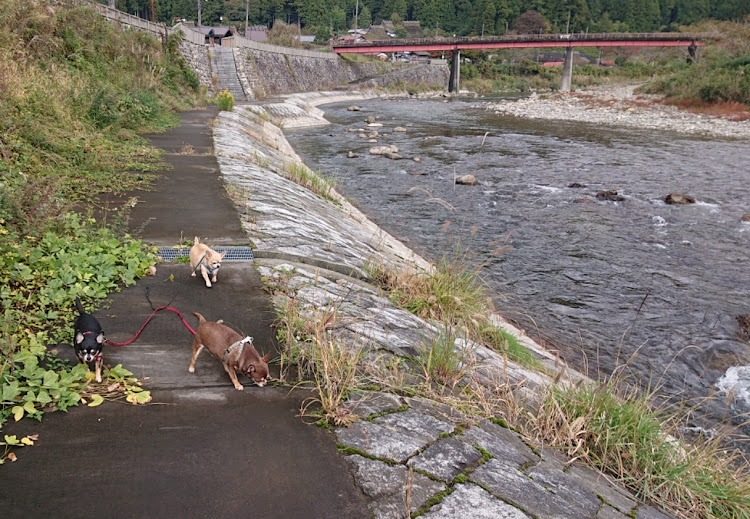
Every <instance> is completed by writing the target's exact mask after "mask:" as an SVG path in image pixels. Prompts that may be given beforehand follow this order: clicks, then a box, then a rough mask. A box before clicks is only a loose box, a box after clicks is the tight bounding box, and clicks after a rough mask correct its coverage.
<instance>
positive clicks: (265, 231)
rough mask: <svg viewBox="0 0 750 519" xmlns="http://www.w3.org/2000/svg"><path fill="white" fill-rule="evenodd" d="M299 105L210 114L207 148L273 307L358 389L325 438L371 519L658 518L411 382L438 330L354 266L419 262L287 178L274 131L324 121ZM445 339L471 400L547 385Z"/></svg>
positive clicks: (296, 165) (418, 379)
mask: <svg viewBox="0 0 750 519" xmlns="http://www.w3.org/2000/svg"><path fill="white" fill-rule="evenodd" d="M371 95H372V94H361V93H356V92H348V93H334V94H325V93H318V94H312V95H311V96H309V97H307V99H309V100H310V101H311V102H312V103H313V104H321V103H326V102H333V101H342V102H356V101H357V100H361V99H364V98H366V97H368V96H371ZM305 99H306V96H304V95H298V96H294V97H291V98H289V99H288V102H282V103H274V104H270V105H253V106H238V107H235V110H234V111H233V112H221V114H220V115H219V117H218V119H217V121H216V123H215V124H214V126H213V131H214V144H215V149H216V155H217V159H218V161H219V165H220V168H221V171H222V175H223V178H224V180H225V182H226V186H227V189H228V192H229V194H230V195H231V196H232V198H233V199H234V201H235V203H236V204H237V206H238V209H239V212H240V214H241V215H242V223H243V226H244V228H245V230H246V232H247V234H248V235H249V237H250V238H251V240H252V241H253V244H254V250H255V252H256V258H257V266H258V269H259V270H260V272H261V274H262V276H263V277H264V279H265V280H266V283H267V285H268V289H269V291H270V292H271V293H272V294H273V303H274V306H275V308H276V309H277V312H278V313H279V314H280V315H284V314H285V313H286V314H287V315H288V314H289V313H290V312H292V311H294V312H296V315H298V316H299V317H300V320H302V321H304V322H306V323H319V324H320V325H321V326H320V327H319V329H322V330H324V332H323V333H322V335H323V336H322V337H320V336H319V337H318V338H317V339H318V341H320V342H319V345H321V344H322V343H333V344H335V345H336V346H335V351H336V362H335V364H336V365H338V366H341V365H342V364H345V363H346V361H347V359H350V361H351V359H353V362H355V363H357V373H358V377H361V379H362V380H363V384H366V385H367V388H365V387H362V388H358V387H357V386H358V382H357V380H356V379H355V380H350V381H349V382H348V384H349V388H350V389H351V391H349V397H348V400H347V401H345V402H343V403H342V405H340V406H339V407H338V409H337V411H336V412H337V416H338V417H339V418H340V419H341V425H339V426H336V427H335V428H334V430H333V436H334V437H335V440H336V442H337V443H338V445H339V449H340V451H341V452H342V454H343V455H345V456H346V460H347V462H348V464H349V466H350V467H351V471H352V475H353V477H354V480H355V481H356V483H357V485H358V487H359V488H360V489H361V490H362V492H363V494H364V495H365V496H366V497H367V499H368V503H369V505H368V506H369V508H370V510H371V511H372V513H373V516H374V517H376V518H383V519H384V518H403V517H408V516H409V515H410V514H412V513H414V512H420V513H423V514H424V517H429V518H446V519H447V518H455V517H466V518H472V517H474V518H502V517H505V518H519V519H520V518H529V517H532V518H533V517H536V518H570V519H574V518H575V519H580V518H601V519H603V518H613V519H615V518H619V519H625V518H626V517H636V518H654V519H660V518H666V517H668V516H667V515H664V514H663V513H662V512H660V511H658V510H657V509H655V508H654V507H652V506H649V505H646V504H643V503H640V502H639V501H638V500H637V499H636V498H635V497H634V496H633V495H632V494H631V493H629V492H628V491H626V490H624V489H622V488H619V487H617V486H615V485H613V484H611V483H609V482H608V480H607V478H606V477H605V476H603V475H600V474H598V473H597V472H595V471H593V470H591V469H589V468H586V467H584V466H581V465H579V464H578V463H571V462H570V460H568V459H566V458H564V457H563V456H561V455H560V454H559V453H557V452H556V451H554V450H553V449H545V448H542V446H539V445H534V444H533V443H532V442H530V441H529V440H528V439H526V438H522V437H521V436H519V434H517V433H516V432H514V431H513V430H511V429H509V428H507V427H504V426H503V422H502V421H499V420H492V419H488V418H486V417H483V416H482V413H481V412H479V410H478V409H476V408H475V409H474V410H472V408H471V406H470V405H467V403H466V402H465V401H462V399H461V398H460V397H459V396H457V395H455V394H454V393H453V391H450V390H448V391H441V390H439V389H434V390H432V389H431V388H430V386H429V385H425V383H424V375H423V373H421V372H420V369H418V368H417V367H416V366H417V364H418V361H416V360H415V359H417V358H418V357H419V355H420V348H422V347H423V346H422V345H423V344H424V343H425V338H426V337H429V336H435V335H438V334H440V332H441V330H440V326H439V325H437V324H435V323H433V322H430V321H427V320H424V319H421V318H419V317H417V316H415V315H413V314H411V313H409V312H407V311H405V310H404V309H402V308H400V307H398V306H396V305H394V304H393V303H392V302H391V301H390V300H389V299H388V297H387V295H385V294H383V292H382V291H381V290H380V289H379V288H377V286H376V285H375V284H374V283H373V282H372V280H371V279H370V278H369V276H368V269H367V266H368V265H373V264H375V265H382V266H384V268H386V269H390V270H412V271H414V270H417V271H419V270H422V271H429V270H430V268H431V266H430V264H429V263H428V262H427V261H425V260H424V259H423V258H421V257H419V256H418V255H417V254H415V253H414V252H412V251H411V250H410V249H408V248H407V247H406V246H404V245H403V244H402V243H400V242H399V241H398V240H396V239H395V238H393V237H392V236H390V235H388V234H387V233H385V232H384V231H383V230H382V229H380V228H378V227H377V226H376V225H375V224H374V223H372V222H371V221H370V220H369V219H368V218H367V217H366V216H365V215H364V214H362V213H361V212H360V211H358V210H357V209H356V208H354V207H353V206H351V205H350V204H349V203H347V202H346V200H345V199H344V198H343V197H341V196H340V195H338V194H337V193H335V192H334V191H329V192H328V193H327V194H325V196H322V195H320V194H316V193H315V192H313V191H312V190H310V189H307V188H305V187H303V186H301V185H300V184H298V183H296V182H293V181H292V180H290V179H289V178H290V177H291V176H297V177H298V179H299V178H302V179H307V178H308V176H307V175H308V173H311V172H309V170H307V169H306V167H305V166H304V164H302V162H301V161H300V159H299V157H298V156H297V155H296V154H295V153H294V150H293V149H292V148H291V147H290V145H289V143H288V142H287V141H286V139H285V138H284V135H283V134H282V132H281V130H280V126H282V125H283V126H285V127H291V126H299V125H304V124H315V123H318V124H319V123H320V122H321V121H322V120H324V119H323V118H322V115H321V114H320V113H319V110H317V109H315V108H313V107H312V106H306V105H305ZM365 117H366V116H365V115H363V117H362V119H363V122H362V124H363V127H364V125H365V122H364V119H365ZM394 126H395V125H394ZM380 138H381V139H383V137H382V136H381V137H380ZM384 144H387V142H386V143H384ZM305 182H307V180H303V183H305ZM320 192H321V193H325V189H324V188H323V189H322V190H320ZM497 325H498V326H501V327H503V328H504V329H505V330H507V331H508V332H510V333H512V334H514V335H515V336H516V337H518V339H519V341H520V342H521V343H522V344H524V345H525V346H527V347H528V348H529V349H530V350H531V351H533V352H534V353H535V355H536V356H537V357H538V358H539V360H540V362H541V363H542V364H543V365H545V366H546V368H547V371H548V372H549V373H555V372H556V371H557V370H559V369H561V368H560V365H559V364H558V363H557V362H556V359H555V358H553V357H552V356H551V355H550V354H548V353H547V352H545V351H543V350H542V349H541V348H539V347H538V346H537V345H536V344H534V343H533V342H532V341H531V340H529V339H528V338H527V337H526V336H525V335H524V334H523V333H522V332H521V331H519V330H517V329H515V328H513V327H511V326H509V325H507V324H506V323H504V322H502V320H501V319H499V318H498V319H497ZM300 335H301V334H300ZM297 339H298V340H299V341H300V343H299V344H298V345H297V347H299V348H301V349H302V350H303V351H304V349H305V348H309V344H307V345H306V343H304V337H301V336H300V337H297ZM453 346H454V348H455V351H456V353H457V355H458V356H459V358H460V359H461V371H460V377H459V378H460V380H458V381H457V383H459V384H460V385H461V386H463V387H465V388H470V389H471V390H472V391H473V392H474V393H475V394H476V395H483V399H484V402H485V403H486V404H487V405H488V406H491V403H492V402H495V401H499V400H502V399H506V400H514V401H517V402H519V403H525V404H533V402H535V401H536V400H537V399H538V397H539V395H541V394H542V393H543V390H544V388H545V387H546V386H548V385H549V384H550V383H551V382H552V379H551V378H550V376H548V375H546V374H541V373H538V372H535V371H531V370H529V369H526V368H524V367H522V366H520V365H518V364H516V363H514V362H513V361H511V360H509V359H508V358H506V357H504V356H503V355H501V354H499V353H497V352H495V351H492V350H489V349H487V348H485V347H484V346H481V345H479V344H474V343H473V342H471V341H467V340H464V339H462V338H458V339H456V340H455V343H454V344H453ZM566 376H568V377H574V376H575V375H574V374H572V373H567V374H566ZM373 387H380V388H383V389H382V390H381V391H374V390H372V388H373ZM456 387H457V386H456ZM407 388H408V391H404V390H405V389H407ZM405 394H410V395H420V396H403V395H405ZM344 423H348V424H349V425H344Z"/></svg>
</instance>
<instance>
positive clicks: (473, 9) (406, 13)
mask: <svg viewBox="0 0 750 519" xmlns="http://www.w3.org/2000/svg"><path fill="white" fill-rule="evenodd" d="M151 5H152V2H151V0H116V6H117V8H118V9H121V10H123V11H127V12H129V13H137V14H139V15H141V16H142V17H144V18H151ZM153 5H154V8H155V11H156V13H155V15H156V16H155V17H156V19H157V20H158V21H163V22H167V23H171V22H172V21H173V20H174V19H175V18H185V19H189V20H194V19H196V18H197V11H198V9H197V5H198V4H197V0H153ZM202 6H203V8H202V20H203V23H204V25H227V24H228V23H232V24H236V25H238V26H242V25H244V22H245V11H246V6H247V7H249V8H248V9H247V11H248V21H249V24H250V25H255V24H263V25H266V26H269V27H271V26H272V25H273V22H274V20H280V21H283V22H285V23H295V24H296V23H298V22H299V24H300V26H301V28H302V29H303V30H305V29H306V30H307V31H308V32H310V33H312V32H314V28H317V27H330V28H333V30H334V31H344V30H346V29H347V28H351V27H353V26H354V21H355V20H354V19H355V11H357V14H358V19H357V26H358V27H367V26H369V25H370V23H378V22H379V21H381V20H396V21H399V20H418V21H419V22H420V23H421V26H422V27H423V28H424V29H429V30H430V31H431V32H434V31H435V30H436V29H437V30H438V31H439V32H440V33H442V34H449V35H451V36H452V35H453V34H457V35H462V36H466V35H471V34H475V35H480V34H485V35H489V34H505V33H506V32H508V31H514V30H515V31H518V32H524V31H533V32H538V31H539V30H542V32H565V31H566V28H568V29H569V30H570V31H571V32H581V31H584V32H585V31H588V32H614V31H630V32H633V31H637V32H648V31H661V30H675V29H676V28H677V26H678V25H687V24H692V23H695V22H698V21H700V20H703V19H706V18H714V19H718V20H733V21H739V20H742V19H743V18H744V17H745V16H747V15H748V14H750V2H748V0H526V1H524V0H203V3H202ZM357 7H358V9H357ZM529 11H533V13H532V14H531V15H529V14H527V15H526V16H525V17H522V15H523V14H524V13H528V12H529ZM535 13H538V15H539V16H536V15H535ZM529 18H532V19H531V20H529Z"/></svg>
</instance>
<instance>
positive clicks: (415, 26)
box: [404, 21, 423, 38]
mask: <svg viewBox="0 0 750 519" xmlns="http://www.w3.org/2000/svg"><path fill="white" fill-rule="evenodd" d="M404 30H406V32H408V33H409V37H410V38H421V37H422V36H423V34H422V27H421V26H420V25H419V21H410V22H404Z"/></svg>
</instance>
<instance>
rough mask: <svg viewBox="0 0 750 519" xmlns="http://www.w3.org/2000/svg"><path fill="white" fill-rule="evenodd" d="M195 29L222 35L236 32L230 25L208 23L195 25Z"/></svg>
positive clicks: (209, 33)
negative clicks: (212, 25) (211, 25)
mask: <svg viewBox="0 0 750 519" xmlns="http://www.w3.org/2000/svg"><path fill="white" fill-rule="evenodd" d="M193 30H194V31H198V32H200V33H203V34H207V35H213V36H221V37H226V36H232V35H233V34H234V33H233V32H232V28H231V27H228V26H224V27H210V26H207V25H202V26H201V27H193Z"/></svg>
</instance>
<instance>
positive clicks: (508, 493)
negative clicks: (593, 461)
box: [334, 391, 671, 519]
mask: <svg viewBox="0 0 750 519" xmlns="http://www.w3.org/2000/svg"><path fill="white" fill-rule="evenodd" d="M348 406H349V409H350V411H352V412H353V413H354V414H356V415H357V416H358V417H359V418H360V420H358V421H355V422H354V423H352V424H351V425H350V426H349V427H339V428H337V429H336V430H335V431H334V435H335V437H336V440H337V442H338V444H339V448H340V450H341V451H342V452H343V453H344V454H346V455H347V456H346V459H347V462H348V464H349V466H350V467H351V469H352V474H353V475H354V479H355V482H356V484H357V486H358V487H359V488H360V489H361V490H362V492H363V493H364V494H365V495H366V496H367V498H368V500H369V501H368V506H369V508H370V510H371V512H372V514H373V517H375V518H376V519H391V518H392V519H402V518H407V517H410V516H411V515H413V514H416V513H420V514H422V517H428V518H445V519H448V518H455V517H461V518H469V519H471V518H476V519H481V518H493V519H495V518H509V519H522V518H538V519H555V518H559V519H584V518H590V519H625V518H628V517H631V518H632V517H635V518H636V519H669V518H670V517H671V516H669V515H666V514H665V513H663V512H661V511H659V510H657V509H656V508H654V507H651V506H648V505H646V504H643V503H641V502H640V501H639V500H638V499H637V498H636V497H634V496H633V495H631V494H630V493H629V492H627V491H626V490H624V489H622V488H620V487H618V486H615V485H613V484H611V483H609V481H608V480H607V479H606V477H605V476H603V475H601V474H599V473H598V472H596V471H594V470H592V469H591V468H588V467H585V466H583V465H580V464H577V463H572V464H571V463H568V460H567V459H566V458H565V457H564V456H562V455H561V454H560V453H558V452H557V451H555V450H552V449H544V450H542V451H537V450H535V449H533V448H531V447H530V446H529V445H527V444H526V443H525V442H524V441H523V440H522V439H521V438H520V437H519V435H518V434H516V433H515V432H513V431H512V430H510V429H507V428H505V427H502V426H500V425H498V424H496V423H494V422H492V421H489V420H485V421H482V422H480V423H478V424H475V425H468V421H464V417H463V416H462V415H461V414H460V413H459V412H458V411H456V410H454V409H452V408H450V407H448V406H445V405H444V404H440V403H437V402H432V401H431V400H429V399H425V398H408V397H400V396H398V395H395V394H392V393H386V392H376V391H362V392H359V393H358V394H357V395H353V396H352V398H351V400H350V401H349V402H348ZM407 510H408V512H407Z"/></svg>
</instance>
